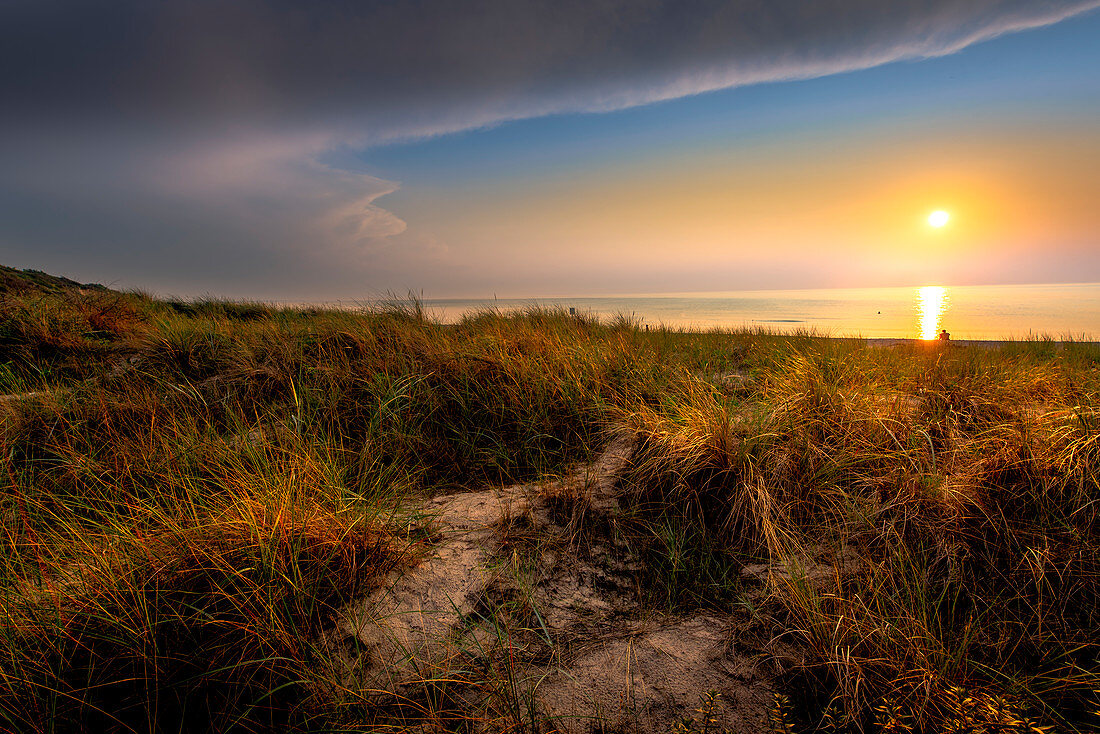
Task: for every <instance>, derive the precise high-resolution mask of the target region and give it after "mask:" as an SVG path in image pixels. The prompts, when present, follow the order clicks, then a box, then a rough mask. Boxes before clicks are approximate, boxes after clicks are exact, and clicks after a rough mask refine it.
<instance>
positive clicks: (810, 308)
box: [422, 283, 1100, 341]
mask: <svg viewBox="0 0 1100 734" xmlns="http://www.w3.org/2000/svg"><path fill="white" fill-rule="evenodd" d="M422 304H423V306H424V308H425V310H426V311H427V312H428V314H429V315H430V316H431V318H434V319H438V320H440V321H442V322H444V323H455V322H457V321H459V320H461V319H462V318H463V317H464V316H465V315H468V314H471V313H476V312H478V311H484V310H486V309H496V310H499V311H502V312H510V311H517V310H523V309H525V308H530V307H561V308H572V309H575V310H576V311H577V312H578V313H581V314H587V315H592V316H596V317H598V318H601V319H609V318H614V317H616V316H619V315H625V316H628V317H630V318H633V319H634V320H636V321H637V322H638V323H639V324H640V325H644V326H650V327H659V326H667V327H672V328H678V329H703V330H709V329H723V328H725V329H734V328H744V327H765V328H769V329H772V330H775V331H780V332H785V331H794V330H812V331H814V332H815V333H818V334H821V335H823V336H833V337H863V338H886V339H932V338H935V337H936V336H937V334H938V333H939V331H940V330H941V329H944V330H947V331H948V332H949V333H950V335H951V338H952V339H959V340H1021V339H1034V338H1043V337H1052V338H1054V339H1065V338H1069V339H1078V340H1087V341H1092V340H1096V339H1097V338H1100V283H1071V284H1034V285H982V286H973V285H971V286H940V285H926V286H908V287H901V286H899V287H888V288H820V289H802V290H762V291H726V292H705V293H667V294H644V295H618V296H598V297H560V298H553V297H537V298H482V299H477V298H424V299H423V300H422Z"/></svg>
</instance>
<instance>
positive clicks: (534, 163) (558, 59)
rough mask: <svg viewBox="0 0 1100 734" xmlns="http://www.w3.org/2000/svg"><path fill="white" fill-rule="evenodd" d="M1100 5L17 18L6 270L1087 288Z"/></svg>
mask: <svg viewBox="0 0 1100 734" xmlns="http://www.w3.org/2000/svg"><path fill="white" fill-rule="evenodd" d="M780 5H782V6H784V7H782V8H780V7H779V6H780ZM1096 5H1097V3H1096V2H1068V1H1067V2H1041V3H1036V2H1012V1H1011V0H970V1H967V2H946V1H945V2H916V1H914V2H898V3H895V4H893V5H889V6H886V5H883V4H881V3H872V2H866V1H864V0H828V1H827V2H821V3H817V4H815V5H814V6H812V7H813V8H814V9H815V10H813V11H811V10H810V8H811V6H809V5H807V4H805V3H799V2H795V1H794V0H790V2H776V3H771V4H769V3H760V2H751V1H749V0H741V1H738V0H734V1H732V2H722V1H719V0H692V1H691V2H671V1H670V2H667V3H662V2H654V3H650V4H648V5H646V6H645V10H644V11H642V10H640V9H639V8H641V6H638V5H637V4H632V3H630V2H627V1H626V0H609V2H608V3H606V4H592V3H568V2H567V3H549V2H545V3H544V2H534V1H527V0H524V1H522V2H521V1H519V0H515V1H512V2H505V1H504V0H483V1H482V2H479V3H475V4H471V5H467V6H465V9H464V10H460V9H456V7H455V6H451V5H448V4H446V3H442V2H435V0H431V1H430V2H426V3H419V4H416V5H415V6H414V5H413V4H411V3H401V2H399V3H381V2H378V3H371V2H368V3H360V4H355V5H350V6H349V5H345V4H344V3H343V2H342V0H324V1H323V2H317V3H295V2H289V1H287V0H249V1H248V2H242V3H240V4H236V5H234V6H225V5H224V4H219V3H214V2H194V3H178V2H177V3H164V4H158V5H156V6H152V5H148V4H143V3H140V2H119V3H113V4H102V5H97V4H87V3H76V2H63V1H60V0H58V1H52V2H51V1H43V2H35V3H31V2H15V3H12V4H11V5H9V6H7V7H6V8H5V9H3V10H0V20H2V21H4V22H0V29H5V30H0V48H2V49H5V50H3V51H0V69H4V71H2V72H0V94H3V96H4V98H5V99H6V100H7V101H8V104H7V105H5V109H4V110H3V111H0V133H3V136H2V138H0V140H2V141H3V142H0V255H2V257H0V259H2V260H3V262H4V263H5V264H10V265H15V266H19V267H37V268H41V269H45V270H49V271H52V272H58V273H62V274H66V275H69V276H70V277H74V278H77V279H80V280H98V281H103V282H109V283H114V284H116V285H120V286H133V287H145V288H150V289H153V290H155V291H159V292H162V293H172V294H177V295H198V294H205V293H214V294H220V295H226V296H231V297H258V298H266V299H274V300H333V299H338V298H358V297H367V296H371V295H376V294H379V293H383V292H387V291H404V290H406V289H412V290H415V291H419V292H423V293H424V294H425V295H427V296H439V297H447V296H470V297H481V296H487V295H491V294H497V295H501V296H518V297H523V296H539V295H599V294H616V293H637V292H690V291H695V290H698V291H714V290H733V289H751V288H763V289H766V288H798V287H831V286H879V285H910V284H919V283H924V282H942V283H958V284H962V283H1001V282H1035V281H1042V282H1080V281H1098V280H1100V256H1098V255H1097V252H1098V251H1100V246H1098V245H1100V242H1097V239H1098V234H1097V232H1098V229H1100V220H1098V215H1097V214H1096V213H1095V212H1094V211H1093V209H1095V206H1094V204H1093V202H1095V201H1096V200H1098V199H1100V183H1098V177H1097V176H1095V175H1094V174H1093V173H1092V171H1094V170H1098V168H1097V167H1098V166H1100V122H1098V120H1100V115H1098V113H1100V42H1098V41H1100V12H1098V11H1097V10H1096V9H1095V6H1096ZM787 6H789V7H787ZM227 7H228V8H231V9H230V10H227V9H226V8H227ZM101 9H102V10H101ZM811 12H812V13H814V14H813V15H811ZM4 13H6V14H7V17H4V15H3V14H4ZM463 13H465V15H463ZM357 14H358V15H357ZM502 28H503V29H506V30H507V32H501V29H502ZM120 29H121V30H120ZM456 29H457V30H456ZM5 34H7V35H6V36H5ZM792 78H793V80H791V79H792ZM930 207H935V208H943V209H947V210H949V211H951V213H952V219H951V222H950V224H949V225H948V226H947V227H944V228H943V229H942V231H934V232H933V231H931V230H929V229H928V228H927V227H926V226H924V225H923V218H924V217H925V216H926V214H927V212H928V211H929V209H930Z"/></svg>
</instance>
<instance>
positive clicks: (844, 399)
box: [0, 289, 1100, 732]
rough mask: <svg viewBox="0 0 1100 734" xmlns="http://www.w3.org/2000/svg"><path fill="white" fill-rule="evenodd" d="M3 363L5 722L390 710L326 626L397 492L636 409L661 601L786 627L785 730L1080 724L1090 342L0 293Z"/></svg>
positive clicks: (486, 469)
mask: <svg viewBox="0 0 1100 734" xmlns="http://www.w3.org/2000/svg"><path fill="white" fill-rule="evenodd" d="M0 388H2V392H4V393H6V394H21V397H13V398H10V399H5V400H4V401H3V402H2V403H0V421H2V434H0V452H2V455H3V457H4V472H3V479H2V482H3V488H2V494H0V527H2V530H3V534H2V537H0V542H2V543H3V546H4V547H3V549H2V559H3V560H2V565H0V647H2V651H0V729H3V728H10V729H12V730H18V731H51V730H52V731H80V730H87V731H92V730H96V731H164V730H173V731H175V730H181V729H182V730H188V731H203V730H210V731H224V730H227V729H230V728H233V727H236V728H238V729H240V730H244V731H265V730H266V731H274V730H278V731H286V730H302V731H307V730H333V729H340V730H356V729H359V730H371V729H374V730H382V729H383V728H386V727H389V730H393V727H394V726H398V728H400V726H410V727H411V726H413V723H415V722H413V723H410V722H409V721H407V720H403V721H395V720H393V719H387V714H386V712H385V710H383V709H381V708H377V707H372V704H371V701H372V700H373V699H372V698H371V694H370V692H369V691H360V690H354V689H352V688H349V685H351V684H349V683H348V681H346V680H336V679H333V676H332V674H331V673H329V672H326V671H331V670H332V669H333V666H331V665H329V664H328V663H327V662H326V655H328V654H329V653H328V652H327V651H326V649H325V648H324V646H323V645H320V644H319V642H318V640H319V633H320V630H321V629H322V628H323V626H324V624H325V622H326V621H327V620H328V619H330V618H331V615H332V613H333V610H334V609H335V608H337V607H338V606H339V605H340V604H341V603H342V602H343V601H345V600H348V599H350V598H352V597H353V596H354V595H356V594H358V593H361V592H362V591H364V590H366V589H368V588H370V586H371V585H372V584H376V583H378V581H379V579H381V578H382V577H384V576H385V575H386V574H387V573H389V572H390V571H392V570H394V569H397V568H399V567H400V566H401V565H402V564H407V563H411V562H415V558H416V554H417V542H416V538H417V532H419V531H418V529H417V528H416V527H415V523H413V524H410V522H409V521H408V520H406V519H402V518H404V517H405V514H404V513H402V511H401V508H402V507H403V506H407V504H408V502H409V501H410V500H411V499H412V498H415V497H418V496H423V495H426V494H429V493H433V492H437V491H440V490H445V489H450V488H455V487H461V486H480V485H484V484H487V483H501V482H509V481H520V480H526V479H529V478H533V477H537V476H539V475H541V474H544V473H551V472H556V471H560V470H561V469H562V468H563V467H564V466H565V465H567V464H569V463H571V462H574V461H577V460H583V459H584V458H586V457H588V456H590V455H591V453H592V452H594V451H595V450H596V449H598V447H599V445H600V443H601V437H602V436H605V435H607V432H608V431H622V430H624V429H625V430H628V431H630V432H632V433H633V434H634V436H635V437H636V454H635V457H634V461H633V463H632V465H631V466H630V468H629V469H628V472H627V475H626V476H625V477H624V481H623V489H624V491H625V492H626V495H625V496H626V502H625V504H624V507H625V510H624V511H625V512H626V514H627V516H626V517H625V518H624V527H629V528H631V529H632V530H631V532H632V534H633V535H632V542H633V543H634V545H635V546H636V548H637V549H639V550H640V551H642V552H643V555H644V557H645V558H646V559H647V570H646V572H645V573H644V574H643V580H644V584H645V594H646V597H647V598H648V599H649V603H650V604H651V605H652V606H654V607H655V608H660V609H665V610H674V611H675V610H689V609H693V608H698V607H701V606H705V607H708V608H710V609H712V610H714V611H718V612H720V613H725V614H729V615H731V616H738V615H740V616H745V615H749V616H751V617H752V618H753V619H754V620H756V623H757V624H758V626H760V627H762V628H766V629H768V630H771V632H769V634H770V635H771V636H772V637H773V638H774V639H773V640H772V642H774V643H775V644H777V645H782V646H784V647H785V649H788V650H789V649H797V650H799V651H801V652H800V663H799V664H798V665H797V666H795V667H794V668H793V669H791V668H788V672H787V674H786V677H785V678H783V679H782V680H781V685H782V686H783V688H784V691H785V693H784V695H785V696H786V698H784V699H782V701H781V704H780V706H779V711H778V716H777V722H778V723H777V726H779V727H781V728H782V727H790V728H792V729H798V730H805V731H813V730H834V731H843V730H862V731H877V730H881V731H905V730H912V731H928V732H934V731H990V732H992V731H1028V730H1034V728H1039V729H1041V730H1043V731H1068V732H1072V731H1079V732H1084V731H1090V730H1093V729H1096V728H1097V727H1098V726H1100V716H1098V715H1097V713H1096V712H1097V709H1098V708H1100V706H1098V695H1100V694H1097V690H1098V689H1100V680H1098V677H1100V657H1098V655H1100V646H1098V640H1097V634H1096V631H1095V630H1096V628H1097V624H1098V622H1100V606H1098V601H1100V598H1098V593H1100V537H1098V525H1097V520H1098V516H1100V492H1098V486H1097V477H1098V473H1100V418H1098V416H1097V413H1096V403H1097V399H1098V396H1100V353H1098V352H1097V350H1096V349H1095V347H1094V346H1093V345H1089V344H1085V343H1075V342H1069V343H1066V344H1065V345H1063V346H1061V347H1059V346H1058V345H1055V344H1054V343H1053V342H1050V341H1043V340H1037V341H1035V342H1030V343H1019V344H1011V345H1007V346H1006V347H1005V348H1003V349H1001V350H993V351H989V350H983V349H976V348H948V349H941V348H923V347H922V346H920V345H916V346H910V347H902V348H898V349H867V348H865V347H864V346H863V344H862V342H858V341H845V340H829V339H821V338H817V337H814V336H812V335H805V334H802V335H794V336H782V335H776V334H769V333H765V332H759V331H740V332H733V333H705V334H687V333H676V332H670V331H666V330H655V331H652V332H641V331H639V330H638V329H637V328H636V327H635V326H634V325H633V324H632V323H631V322H630V321H629V320H628V319H620V320H618V321H617V322H615V323H610V324H607V323H599V322H597V321H596V320H593V319H590V318H585V317H581V318H576V317H570V316H569V315H567V314H565V313H563V312H561V311H555V310H531V311H528V312H526V313H521V314H510V315H503V314H497V313H492V312H486V313H482V314H478V315H476V316H472V317H470V318H467V319H466V320H465V321H463V322H461V323H459V324H456V325H450V326H444V325H440V324H437V323H434V322H432V321H431V319H429V318H427V317H426V316H425V314H424V313H423V310H422V309H421V308H419V306H418V305H417V304H415V303H413V304H411V305H409V304H395V305H393V306H391V307H387V308H379V309H376V310H374V311H372V312H369V313H368V312H363V313H351V312H337V311H318V310H295V309H278V308H272V307H268V306H264V305H262V304H246V303H231V302H219V301H198V302H163V301H157V300H155V299H152V298H150V297H148V296H144V295H141V294H118V293H114V292H111V291H101V290H88V291H83V292H81V291H77V290H72V289H70V290H60V291H56V292H50V293H45V292H38V291H35V292H29V293H28V292H24V293H19V294H14V293H11V292H9V293H8V294H7V295H5V296H3V297H0ZM762 563H766V564H770V567H771V569H772V573H771V576H770V581H769V582H768V584H769V585H768V586H767V589H768V592H769V593H767V594H765V595H764V596H763V597H761V595H760V594H754V593H749V589H748V584H749V583H750V582H747V581H745V580H744V577H743V576H744V575H743V574H742V570H743V569H744V568H745V567H746V566H747V565H751V564H762ZM765 649H768V648H767V646H765ZM501 687H504V686H503V685H502V686H501ZM517 695H519V694H517ZM349 702H350V703H349ZM467 723H468V722H467ZM512 725H513V726H519V725H520V723H519V722H518V721H516V722H512ZM524 726H526V727H527V728H528V729H530V728H534V727H537V726H538V724H537V722H526V723H525V724H524Z"/></svg>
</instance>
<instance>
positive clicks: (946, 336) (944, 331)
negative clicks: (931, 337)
mask: <svg viewBox="0 0 1100 734" xmlns="http://www.w3.org/2000/svg"><path fill="white" fill-rule="evenodd" d="M940 341H941V342H949V341H951V335H950V334H948V333H947V329H940Z"/></svg>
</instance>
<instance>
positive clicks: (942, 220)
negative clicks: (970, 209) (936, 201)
mask: <svg viewBox="0 0 1100 734" xmlns="http://www.w3.org/2000/svg"><path fill="white" fill-rule="evenodd" d="M950 218H951V215H950V214H948V213H947V212H945V211H944V210H943V209H937V210H936V211H934V212H932V213H931V214H929V215H928V224H930V225H931V226H933V227H942V226H943V225H945V224H947V220H948V219H950Z"/></svg>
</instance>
